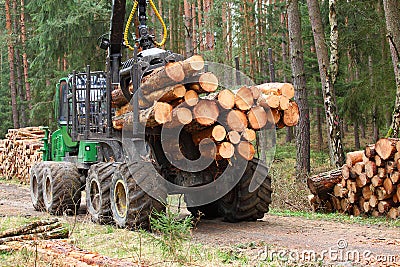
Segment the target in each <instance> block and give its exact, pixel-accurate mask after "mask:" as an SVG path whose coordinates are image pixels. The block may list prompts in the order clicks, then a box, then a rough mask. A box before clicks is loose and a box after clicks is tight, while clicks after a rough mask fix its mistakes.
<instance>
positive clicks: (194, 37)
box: [190, 2, 198, 54]
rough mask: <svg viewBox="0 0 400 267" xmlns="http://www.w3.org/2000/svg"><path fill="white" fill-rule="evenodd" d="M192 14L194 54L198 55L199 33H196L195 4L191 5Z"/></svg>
mask: <svg viewBox="0 0 400 267" xmlns="http://www.w3.org/2000/svg"><path fill="white" fill-rule="evenodd" d="M190 6H191V12H192V21H191V22H190V23H191V24H192V47H193V54H197V53H198V49H197V31H196V26H197V23H196V5H195V3H194V2H193V3H192V4H191V5H190Z"/></svg>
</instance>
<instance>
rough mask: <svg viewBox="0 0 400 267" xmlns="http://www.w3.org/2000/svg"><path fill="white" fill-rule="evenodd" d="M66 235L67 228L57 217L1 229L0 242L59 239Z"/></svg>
mask: <svg viewBox="0 0 400 267" xmlns="http://www.w3.org/2000/svg"><path fill="white" fill-rule="evenodd" d="M68 236H69V231H68V229H66V228H64V227H63V226H62V224H61V223H59V221H58V219H50V220H43V221H36V222H33V223H30V224H27V225H24V226H21V227H18V228H14V229H8V230H5V231H3V232H1V233H0V244H4V243H7V242H13V241H22V240H36V239H60V238H67V237H68Z"/></svg>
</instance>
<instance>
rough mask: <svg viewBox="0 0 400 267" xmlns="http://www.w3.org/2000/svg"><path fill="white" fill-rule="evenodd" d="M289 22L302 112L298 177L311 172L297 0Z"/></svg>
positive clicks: (297, 136) (297, 140) (298, 102)
mask: <svg viewBox="0 0 400 267" xmlns="http://www.w3.org/2000/svg"><path fill="white" fill-rule="evenodd" d="M288 23H289V24H288V30H289V43H290V55H291V63H292V64H291V66H292V73H293V85H294V87H295V89H296V95H295V99H296V102H297V104H298V106H299V110H300V114H301V116H300V120H299V123H298V124H297V131H296V142H297V156H296V173H297V177H299V178H305V176H306V175H307V174H308V173H309V172H310V119H309V116H310V115H309V108H308V101H307V90H306V78H305V73H304V58H303V47H302V38H301V24H300V23H301V22H300V12H299V6H298V1H297V0H292V1H291V2H290V3H289V6H288Z"/></svg>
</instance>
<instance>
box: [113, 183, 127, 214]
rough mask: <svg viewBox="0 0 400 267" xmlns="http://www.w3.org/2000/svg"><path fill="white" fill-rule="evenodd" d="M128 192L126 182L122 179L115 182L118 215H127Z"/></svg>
mask: <svg viewBox="0 0 400 267" xmlns="http://www.w3.org/2000/svg"><path fill="white" fill-rule="evenodd" d="M126 192H127V190H126V186H125V183H123V181H121V180H119V181H117V182H116V184H115V191H114V201H115V207H116V210H117V213H118V216H120V217H121V218H124V217H126V214H127V211H128V209H127V197H126Z"/></svg>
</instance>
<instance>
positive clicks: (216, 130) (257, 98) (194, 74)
mask: <svg viewBox="0 0 400 267" xmlns="http://www.w3.org/2000/svg"><path fill="white" fill-rule="evenodd" d="M204 65H205V63H204V60H203V58H202V57H201V56H198V55H195V56H193V57H190V58H188V59H186V60H184V61H181V62H174V63H169V64H167V65H166V66H164V67H160V68H158V69H155V70H154V71H153V72H152V73H150V74H149V75H148V76H146V77H144V78H143V80H142V83H141V95H140V97H139V101H138V102H139V108H140V114H139V121H140V123H142V125H145V126H146V127H150V128H153V127H157V126H159V125H163V127H167V128H177V127H183V128H184V129H185V130H186V131H187V132H188V133H190V134H191V135H192V139H193V141H194V143H195V144H196V145H198V144H200V142H201V141H202V140H204V139H205V138H211V139H212V140H214V142H215V144H216V147H217V150H218V151H215V152H216V153H215V154H214V155H216V156H217V157H220V158H225V159H229V158H231V157H232V156H233V155H234V152H235V151H237V152H238V153H239V155H241V156H242V157H244V158H245V159H247V160H251V159H252V158H253V156H254V154H255V149H254V145H253V143H252V142H253V141H254V140H255V139H256V131H258V130H260V129H262V128H264V127H265V126H267V125H272V126H273V127H275V125H276V126H277V127H278V128H282V127H285V126H294V125H296V124H297V122H298V119H299V109H298V106H297V104H296V103H295V102H294V101H293V100H291V99H292V98H293V97H294V93H295V92H294V88H293V86H292V85H291V84H288V83H267V84H262V85H258V86H244V87H242V88H240V89H238V90H230V89H232V88H220V86H219V81H218V78H217V76H216V75H215V74H213V73H211V72H205V71H204ZM130 90H131V91H132V90H133V88H132V86H131V88H130ZM112 99H113V101H112V103H113V107H114V108H117V109H116V114H115V117H114V118H113V126H114V128H115V129H117V130H122V129H123V127H124V125H127V124H129V123H131V122H132V120H133V117H132V105H131V104H130V103H127V101H126V99H125V97H124V96H123V93H122V90H121V89H119V88H116V89H115V90H114V91H113V92H112ZM269 109H270V110H271V113H268V112H267V110H269ZM268 114H272V115H268Z"/></svg>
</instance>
